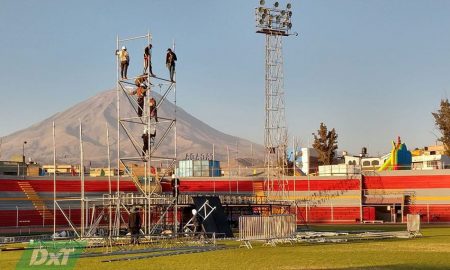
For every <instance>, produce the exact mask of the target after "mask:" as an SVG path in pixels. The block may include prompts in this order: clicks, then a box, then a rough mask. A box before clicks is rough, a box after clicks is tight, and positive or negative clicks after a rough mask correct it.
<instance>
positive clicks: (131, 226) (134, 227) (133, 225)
mask: <svg viewBox="0 0 450 270" xmlns="http://www.w3.org/2000/svg"><path fill="white" fill-rule="evenodd" d="M140 230H141V215H140V213H139V208H137V207H133V208H132V209H131V212H130V216H129V217H128V231H129V232H130V234H131V244H133V245H137V244H139V233H140Z"/></svg>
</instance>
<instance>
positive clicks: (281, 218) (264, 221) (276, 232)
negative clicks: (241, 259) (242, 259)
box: [239, 215, 297, 248]
mask: <svg viewBox="0 0 450 270" xmlns="http://www.w3.org/2000/svg"><path fill="white" fill-rule="evenodd" d="M296 230H297V225H296V222H295V215H275V216H267V217H264V216H241V217H239V241H241V242H242V245H244V246H246V247H247V248H251V247H252V246H251V243H250V241H251V240H264V241H266V243H268V244H270V245H275V241H276V240H283V239H289V238H291V237H292V236H293V235H294V234H295V232H296Z"/></svg>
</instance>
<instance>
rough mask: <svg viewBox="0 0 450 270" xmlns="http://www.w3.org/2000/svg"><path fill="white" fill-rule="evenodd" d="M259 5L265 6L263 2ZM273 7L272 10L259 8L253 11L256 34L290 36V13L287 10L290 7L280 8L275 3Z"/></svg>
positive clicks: (278, 4)
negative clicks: (268, 33)
mask: <svg viewBox="0 0 450 270" xmlns="http://www.w3.org/2000/svg"><path fill="white" fill-rule="evenodd" d="M260 4H261V5H263V4H265V1H264V0H261V1H260ZM273 6H274V7H273V8H266V7H263V6H259V7H257V8H256V9H255V15H256V18H255V21H256V28H257V32H258V33H267V32H270V33H272V34H273V35H282V36H288V35H290V33H289V31H290V29H291V27H292V24H291V16H292V11H290V10H289V9H290V8H291V7H292V6H291V4H288V5H287V8H281V7H280V3H279V2H278V1H276V2H274V3H273ZM289 25H290V26H291V27H289Z"/></svg>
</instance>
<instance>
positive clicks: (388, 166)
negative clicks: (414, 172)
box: [378, 137, 412, 171]
mask: <svg viewBox="0 0 450 270" xmlns="http://www.w3.org/2000/svg"><path fill="white" fill-rule="evenodd" d="M411 162H412V155H411V152H410V151H408V148H407V147H406V144H404V143H402V141H401V140H400V137H398V138H397V142H394V141H392V150H391V155H390V156H389V158H388V159H387V160H386V161H385V162H384V164H383V165H382V166H381V167H380V168H379V169H378V170H379V171H386V170H389V171H391V170H410V169H411Z"/></svg>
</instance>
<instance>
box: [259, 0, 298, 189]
mask: <svg viewBox="0 0 450 270" xmlns="http://www.w3.org/2000/svg"><path fill="white" fill-rule="evenodd" d="M264 4H265V1H264V0H261V1H260V6H259V7H258V8H256V9H255V19H256V33H260V34H264V35H265V124H264V130H265V132H264V146H265V148H266V156H265V163H266V166H267V180H266V183H265V188H266V191H267V195H268V196H269V197H270V195H271V192H272V191H274V181H275V180H276V181H277V186H278V187H277V189H278V190H280V189H281V191H282V192H283V193H284V186H285V181H284V179H283V178H284V169H285V168H286V166H287V160H286V149H287V142H288V138H287V128H286V119H285V102H284V73H283V43H282V41H283V37H285V36H289V35H291V34H290V32H289V31H290V29H291V27H292V23H291V16H292V11H291V10H290V9H291V4H287V6H286V9H281V8H279V3H278V2H275V3H274V7H273V8H269V7H265V6H264Z"/></svg>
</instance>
